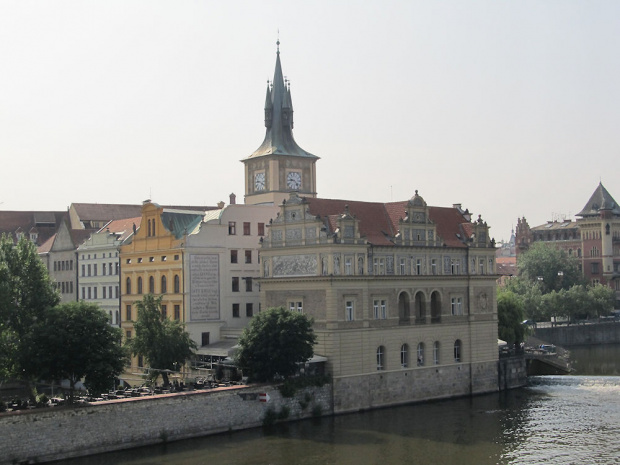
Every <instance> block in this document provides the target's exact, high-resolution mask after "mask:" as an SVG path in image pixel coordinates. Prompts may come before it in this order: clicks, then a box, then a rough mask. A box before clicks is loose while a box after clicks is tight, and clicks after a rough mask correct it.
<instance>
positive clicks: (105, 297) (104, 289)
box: [103, 286, 108, 299]
mask: <svg viewBox="0 0 620 465" xmlns="http://www.w3.org/2000/svg"><path fill="white" fill-rule="evenodd" d="M103 298H104V299H107V298H108V297H107V294H106V287H105V286H103Z"/></svg>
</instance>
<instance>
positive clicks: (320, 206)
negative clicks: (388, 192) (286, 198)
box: [305, 198, 473, 247]
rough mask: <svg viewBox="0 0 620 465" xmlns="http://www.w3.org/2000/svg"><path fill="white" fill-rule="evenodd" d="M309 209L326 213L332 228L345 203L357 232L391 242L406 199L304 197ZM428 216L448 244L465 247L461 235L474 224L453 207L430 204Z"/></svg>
mask: <svg viewBox="0 0 620 465" xmlns="http://www.w3.org/2000/svg"><path fill="white" fill-rule="evenodd" d="M305 200H306V202H307V205H308V211H309V212H310V214H312V215H315V216H321V217H322V218H325V217H327V219H328V223H329V227H330V229H331V230H332V231H334V230H335V229H336V228H337V219H338V217H339V216H340V215H342V214H343V213H344V212H345V207H347V206H348V208H349V213H350V214H351V215H353V216H355V217H356V218H357V219H358V220H359V221H360V234H361V235H362V237H364V238H365V239H366V240H367V241H368V242H369V243H371V244H373V245H394V243H393V242H392V238H393V237H394V236H396V234H397V233H398V230H399V220H400V219H401V218H404V217H405V215H406V210H407V202H408V201H407V200H405V201H401V202H390V203H378V202H360V201H356V200H340V199H320V198H306V199H305ZM429 218H430V220H431V221H432V222H433V223H434V224H435V225H436V227H437V235H438V236H439V237H440V238H441V239H442V240H443V242H444V244H445V245H446V246H448V247H466V245H465V243H464V242H463V240H464V239H466V238H468V237H470V236H471V233H472V230H473V225H472V224H471V222H469V221H467V219H466V218H465V217H464V216H463V214H462V213H460V212H459V210H457V209H456V208H453V207H450V208H446V207H429Z"/></svg>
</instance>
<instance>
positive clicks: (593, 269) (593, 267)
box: [591, 262, 598, 274]
mask: <svg viewBox="0 0 620 465" xmlns="http://www.w3.org/2000/svg"><path fill="white" fill-rule="evenodd" d="M591 267H592V274H598V263H596V262H595V263H591Z"/></svg>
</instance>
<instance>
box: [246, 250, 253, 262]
mask: <svg viewBox="0 0 620 465" xmlns="http://www.w3.org/2000/svg"><path fill="white" fill-rule="evenodd" d="M245 262H246V263H252V251H251V250H246V251H245Z"/></svg>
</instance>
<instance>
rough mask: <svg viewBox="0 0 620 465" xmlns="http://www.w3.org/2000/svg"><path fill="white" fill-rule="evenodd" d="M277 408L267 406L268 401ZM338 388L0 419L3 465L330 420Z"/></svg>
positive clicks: (154, 399) (166, 398)
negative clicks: (275, 419)
mask: <svg viewBox="0 0 620 465" xmlns="http://www.w3.org/2000/svg"><path fill="white" fill-rule="evenodd" d="M262 393H265V394H267V395H268V396H269V397H270V399H269V402H261V401H260V398H259V397H260V396H259V395H260V394H262ZM332 404H333V402H332V388H331V385H329V384H327V385H325V386H323V387H320V388H319V387H309V388H306V389H304V390H300V391H298V392H297V393H296V395H295V396H294V397H292V398H284V397H282V395H281V394H280V391H278V390H277V389H276V388H275V387H274V386H270V385H269V386H252V387H245V386H237V387H230V388H222V389H218V390H213V391H191V392H184V393H179V394H168V395H161V396H149V397H142V398H131V399H120V400H115V401H109V402H101V403H95V404H91V405H87V406H82V407H75V408H63V407H53V408H49V409H36V410H30V411H20V412H12V413H5V414H2V415H0V438H2V445H1V446H0V452H1V453H0V464H13V463H40V462H46V461H51V460H59V459H64V458H68V457H77V456H83V455H90V454H96V453H100V452H108V451H113V450H119V449H126V448H131V447H139V446H146V445H149V444H156V443H161V442H166V441H175V440H179V439H186V438H191V437H198V436H204V435H207V434H214V433H220V432H225V431H233V430H240V429H245V428H252V427H257V426H261V425H262V424H263V420H264V418H265V416H266V415H269V414H270V413H271V414H274V413H275V414H278V413H280V412H283V410H284V411H286V410H288V419H289V420H294V419H301V418H308V417H310V416H313V415H325V414H327V415H330V414H332V412H333V410H332V409H333V407H332Z"/></svg>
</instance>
